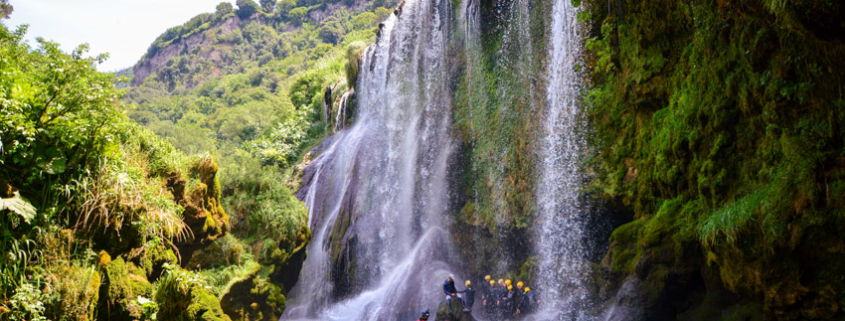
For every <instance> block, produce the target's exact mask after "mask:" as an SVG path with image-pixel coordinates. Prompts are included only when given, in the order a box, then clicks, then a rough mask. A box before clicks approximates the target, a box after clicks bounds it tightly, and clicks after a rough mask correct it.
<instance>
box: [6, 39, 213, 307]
mask: <svg viewBox="0 0 845 321" xmlns="http://www.w3.org/2000/svg"><path fill="white" fill-rule="evenodd" d="M25 33H26V26H23V27H20V28H18V29H17V30H15V31H12V30H9V29H8V28H7V27H6V26H5V25H0V57H2V58H0V106H2V109H0V124H2V125H0V138H2V140H0V168H1V169H2V171H0V253H2V255H0V319H3V320H78V319H106V318H109V316H110V315H112V316H116V315H126V316H127V317H131V318H132V319H136V320H146V319H151V318H154V316H155V310H156V309H158V308H163V309H169V308H172V306H171V304H173V302H170V301H162V300H159V301H153V300H151V298H152V294H153V292H154V291H153V290H152V289H153V286H152V284H153V283H154V282H155V281H156V280H157V279H158V278H159V276H160V275H161V272H162V267H163V266H164V265H165V264H166V263H169V264H174V263H177V262H178V261H179V256H180V254H181V256H186V257H187V256H190V252H192V251H194V250H195V249H196V248H198V247H202V246H203V245H202V244H207V243H208V242H210V241H211V240H213V239H215V238H217V237H219V236H220V235H222V234H225V233H226V230H227V229H228V219H227V217H226V214H225V212H224V211H223V210H222V209H221V208H219V207H213V206H212V205H214V204H216V203H217V202H218V201H219V193H215V190H219V183H217V179H216V171H217V169H216V165H214V160H213V159H211V158H209V157H207V156H199V157H188V156H185V154H183V153H181V152H179V151H177V150H176V149H174V148H173V146H172V145H171V144H170V143H168V142H166V141H163V140H161V138H159V137H157V136H155V135H154V134H153V133H151V132H149V131H147V130H144V129H142V128H140V127H139V126H138V125H136V124H133V123H131V122H129V121H128V118H127V117H126V116H125V114H124V112H125V105H124V104H123V103H122V102H121V101H120V100H119V99H120V98H121V96H122V95H123V92H122V90H118V89H116V88H115V85H114V84H115V82H116V81H117V79H116V78H115V77H114V76H113V75H110V74H104V73H100V72H97V71H96V69H95V68H96V66H97V65H98V64H99V63H100V62H102V60H104V59H105V56H104V55H100V56H97V57H94V58H89V57H86V53H87V47H86V46H84V45H83V46H80V47H79V48H77V49H75V50H74V51H73V52H72V53H70V54H66V53H64V52H62V51H61V50H60V49H59V47H58V45H57V44H55V43H52V42H48V41H43V40H38V47H37V48H35V49H33V48H31V47H30V46H29V45H28V44H27V43H26V42H24V41H23V38H24V35H25ZM189 199H190V200H189ZM197 202H200V203H202V204H201V205H200V204H198V203H197ZM98 251H99V254H98ZM112 257H114V260H112ZM186 259H187V258H186ZM172 270H174V271H179V273H185V274H192V273H191V272H188V271H184V270H181V268H178V267H173V268H172ZM198 291H199V292H203V291H206V290H204V288H203V289H201V290H198ZM205 304H206V307H214V306H216V309H218V310H219V309H220V308H219V303H218V302H217V300H213V301H211V302H210V303H208V302H206V303H205ZM189 306H192V304H189ZM227 319H228V318H226V317H225V316H223V317H221V318H206V320H227Z"/></svg>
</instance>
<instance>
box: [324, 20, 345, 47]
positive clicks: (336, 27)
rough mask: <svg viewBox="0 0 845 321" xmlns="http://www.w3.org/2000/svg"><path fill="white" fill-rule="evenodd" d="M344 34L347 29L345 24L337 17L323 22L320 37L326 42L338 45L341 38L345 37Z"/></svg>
mask: <svg viewBox="0 0 845 321" xmlns="http://www.w3.org/2000/svg"><path fill="white" fill-rule="evenodd" d="M344 34H346V30H345V29H344V28H343V25H341V24H340V22H338V21H337V20H335V19H331V20H329V21H327V22H326V23H324V24H323V27H321V28H320V39H322V40H323V42H325V43H330V44H333V45H336V44H337V43H338V42H339V41H340V39H341V38H343V35H344Z"/></svg>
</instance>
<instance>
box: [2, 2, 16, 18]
mask: <svg viewBox="0 0 845 321" xmlns="http://www.w3.org/2000/svg"><path fill="white" fill-rule="evenodd" d="M13 11H15V7H12V5H10V4H9V1H8V0H0V19H9V16H10V15H12V12H13Z"/></svg>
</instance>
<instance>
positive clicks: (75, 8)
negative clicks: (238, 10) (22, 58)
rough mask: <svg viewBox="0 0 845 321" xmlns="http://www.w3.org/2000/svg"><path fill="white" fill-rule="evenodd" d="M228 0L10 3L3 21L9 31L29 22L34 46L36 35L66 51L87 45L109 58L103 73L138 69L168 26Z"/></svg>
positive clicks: (11, 0) (12, 0) (33, 0)
mask: <svg viewBox="0 0 845 321" xmlns="http://www.w3.org/2000/svg"><path fill="white" fill-rule="evenodd" d="M223 1H224V0H9V4H11V5H12V6H14V8H15V11H14V12H13V13H12V16H11V18H10V19H8V20H4V21H3V23H4V24H5V25H6V26H8V27H10V29H15V28H16V27H17V26H18V25H21V24H29V31H28V32H27V36H26V39H28V40H29V43H30V45H31V46H33V47H35V46H36V44H37V43H36V42H35V38H36V37H43V38H44V39H47V40H52V41H55V42H58V43H59V44H60V46H61V48H62V50H63V51H65V52H70V51H71V50H73V49H75V48H76V47H77V46H79V45H80V44H82V43H88V44H89V45H90V48H91V50H90V51H89V54H90V55H91V56H96V55H98V54H100V53H105V52H108V53H109V54H110V57H109V59H108V60H106V62H105V63H103V64H102V65H100V66H99V67H98V70H100V71H117V70H120V69H124V68H127V67H131V66H134V65H135V63H136V62H138V60H139V59H141V56H143V55H144V53H146V52H147V48H149V46H150V44H152V43H153V41H155V39H156V38H157V37H158V36H159V35H160V34H162V33H164V32H165V31H166V30H167V29H168V28H171V27H174V26H178V25H181V24H183V23H185V22H188V20H190V19H191V18H193V17H194V16H196V15H198V14H200V13H204V12H214V10H215V8H216V7H217V4H219V3H220V2H223ZM225 2H232V3H234V1H225Z"/></svg>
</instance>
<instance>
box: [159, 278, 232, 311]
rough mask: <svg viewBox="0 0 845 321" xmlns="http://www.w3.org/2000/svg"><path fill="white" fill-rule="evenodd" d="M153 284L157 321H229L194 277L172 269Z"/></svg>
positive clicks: (209, 293) (215, 298) (211, 296)
mask: <svg viewBox="0 0 845 321" xmlns="http://www.w3.org/2000/svg"><path fill="white" fill-rule="evenodd" d="M165 267H166V272H165V273H164V275H162V277H161V279H159V281H158V282H157V283H156V290H155V302H156V304H157V305H158V307H159V310H158V314H157V315H156V318H157V319H159V320H176V321H196V320H203V321H230V320H231V319H230V318H229V317H228V316H227V315H226V314H224V313H223V310H222V308H221V307H220V302H219V301H218V300H217V297H215V296H214V295H213V294H212V293H211V291H209V290H208V289H207V288H206V287H205V284H203V283H202V281H201V280H200V278H199V277H198V276H196V275H195V274H193V273H191V272H189V271H185V270H182V269H181V268H179V267H177V266H173V265H166V266H165Z"/></svg>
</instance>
